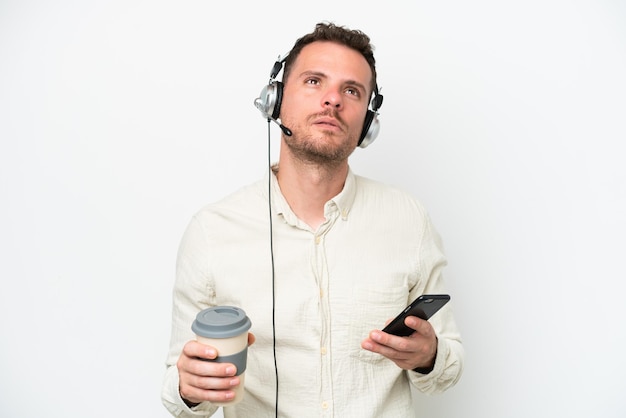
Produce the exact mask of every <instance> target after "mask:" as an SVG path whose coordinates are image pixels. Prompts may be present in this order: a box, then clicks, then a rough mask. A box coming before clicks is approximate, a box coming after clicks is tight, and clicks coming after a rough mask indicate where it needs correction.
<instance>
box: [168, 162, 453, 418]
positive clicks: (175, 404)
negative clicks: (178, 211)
mask: <svg viewBox="0 0 626 418" xmlns="http://www.w3.org/2000/svg"><path fill="white" fill-rule="evenodd" d="M268 176H269V175H268ZM268 180H270V181H269V182H268ZM268 183H269V187H268ZM270 188H271V200H272V223H273V243H274V250H273V259H274V271H275V278H274V280H275V289H276V300H275V323H276V329H275V332H276V356H277V367H278V375H279V392H278V409H279V415H280V416H281V417H294V418H303V417H304V418H306V417H335V418H347V417H358V418H367V417H372V418H374V417H376V418H381V417H390V418H398V417H412V416H419V411H417V410H416V409H415V406H414V403H413V401H412V398H411V390H410V385H411V384H412V385H413V386H414V387H415V388H417V389H418V390H419V391H421V392H423V393H436V392H441V391H444V390H445V389H447V388H449V387H450V386H452V385H454V384H455V383H456V382H457V380H458V379H459V377H460V375H461V371H462V367H463V347H462V344H461V338H460V335H459V332H458V330H457V326H456V324H455V321H454V318H453V315H452V306H451V305H453V301H452V302H451V303H448V305H446V306H445V307H444V308H442V310H441V311H439V312H438V313H437V314H436V315H435V316H433V317H432V318H431V319H430V322H431V324H432V325H433V327H434V329H435V331H436V332H437V336H438V341H439V343H438V352H437V358H436V362H435V368H434V370H433V371H432V372H430V373H429V374H426V375H422V374H419V373H416V372H413V371H405V370H402V369H400V368H399V367H397V366H396V365H395V364H394V363H393V362H391V361H390V360H388V359H386V358H384V357H383V356H381V355H379V354H375V353H372V352H369V351H366V350H364V349H362V348H361V346H360V344H361V341H362V340H363V339H364V338H366V337H367V335H368V333H369V332H370V331H371V330H373V329H382V328H383V327H384V325H385V322H386V321H387V320H388V319H391V318H393V317H395V316H396V315H397V314H398V313H399V312H400V311H401V310H402V309H404V307H405V306H406V305H407V304H408V303H409V302H410V301H412V300H413V299H414V298H416V297H417V296H419V295H421V294H427V293H431V294H432V293H446V289H445V287H444V282H443V279H442V276H441V270H442V268H443V267H444V265H445V264H446V261H445V257H444V254H443V251H442V246H441V243H440V241H439V238H438V236H437V233H436V232H435V230H434V229H433V227H432V225H431V223H430V220H429V218H428V215H427V214H426V212H425V211H424V209H423V207H422V206H421V205H420V204H419V203H418V202H417V201H416V200H415V199H413V198H412V197H411V196H410V195H408V194H406V193H405V192H402V191H400V190H397V189H394V188H390V187H387V186H384V185H382V184H380V183H377V182H374V181H372V180H368V179H366V178H363V177H359V176H356V175H354V174H353V173H352V172H351V171H350V172H349V174H348V177H347V179H346V184H345V186H344V189H343V191H342V192H341V193H340V194H339V195H337V196H336V197H335V198H333V199H331V200H330V201H328V202H327V203H326V205H325V217H326V221H325V222H324V223H323V224H322V225H321V226H320V227H319V228H318V230H317V231H313V230H311V228H310V227H309V226H308V225H306V224H305V223H304V222H302V221H300V220H299V219H298V218H297V217H296V216H295V214H294V213H293V212H292V211H291V209H290V208H289V205H288V204H287V202H286V201H285V199H284V197H283V196H282V194H281V192H280V188H279V185H278V182H277V181H276V177H275V176H274V175H273V174H272V175H271V177H270V178H269V179H268V178H266V179H265V180H264V181H259V182H257V183H255V184H252V185H250V186H247V187H245V188H242V189H241V190H239V191H237V192H235V193H234V194H232V195H230V196H228V197H226V198H225V199H223V200H221V201H219V202H217V203H215V204H211V205H208V206H206V207H204V208H203V209H201V210H200V211H199V212H198V213H197V214H195V216H194V217H193V218H192V220H191V222H190V224H189V226H188V228H187V230H186V232H185V234H184V236H183V238H182V242H181V244H180V249H179V254H178V260H177V271H176V282H175V286H174V292H173V314H172V315H173V316H172V334H171V343H170V349H169V354H168V356H167V371H166V375H165V380H164V384H163V392H162V400H163V403H164V405H165V406H166V407H167V409H168V410H169V411H170V412H171V413H172V414H173V415H174V416H179V417H192V416H210V415H211V414H213V413H214V412H215V411H216V410H217V407H216V406H214V405H211V404H210V403H208V402H205V403H202V404H200V405H199V406H197V407H195V408H193V409H189V408H188V407H187V406H186V405H185V404H184V403H183V401H182V399H181V398H180V395H179V392H178V370H177V368H176V361H177V359H178V357H179V355H180V352H181V349H182V347H183V345H184V344H185V343H186V342H187V341H188V340H190V339H193V338H194V335H193V332H192V331H191V323H192V322H193V320H194V318H195V316H196V314H197V313H198V312H199V311H201V310H202V309H204V308H207V307H209V306H215V305H233V306H238V307H240V308H242V309H243V310H244V311H245V312H246V313H247V314H248V316H249V317H250V319H251V321H252V328H251V329H250V332H252V333H254V334H255V336H256V342H255V343H254V344H253V345H252V346H250V347H249V350H248V366H247V370H246V378H245V388H246V393H245V397H244V400H243V401H242V402H241V403H239V404H237V405H236V406H234V407H226V408H224V416H225V417H226V418H232V417H255V418H259V417H274V413H275V412H274V408H275V370H274V357H273V349H272V261H271V260H272V254H271V251H270V223H269V208H268V189H270ZM453 300H454V297H453Z"/></svg>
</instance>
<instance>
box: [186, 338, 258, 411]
mask: <svg viewBox="0 0 626 418" xmlns="http://www.w3.org/2000/svg"><path fill="white" fill-rule="evenodd" d="M254 339H255V338H254V335H253V334H251V333H248V345H252V344H253V343H254ZM216 357H217V350H216V349H215V347H211V346H209V345H205V344H201V343H199V342H197V341H188V342H187V343H186V344H185V346H184V347H183V351H182V353H181V354H180V357H179V358H178V362H177V363H176V367H178V376H179V378H178V379H179V380H178V390H179V392H180V396H181V397H182V398H183V400H184V401H185V403H187V405H189V406H195V405H197V404H199V403H201V402H204V401H210V402H228V401H230V400H231V399H233V398H234V397H235V392H234V388H235V387H237V386H238V385H239V383H240V380H239V377H238V376H235V374H236V373H237V369H236V367H235V366H234V365H233V364H232V363H215V362H210V361H205V360H212V359H215V358H216ZM203 359H205V360H203Z"/></svg>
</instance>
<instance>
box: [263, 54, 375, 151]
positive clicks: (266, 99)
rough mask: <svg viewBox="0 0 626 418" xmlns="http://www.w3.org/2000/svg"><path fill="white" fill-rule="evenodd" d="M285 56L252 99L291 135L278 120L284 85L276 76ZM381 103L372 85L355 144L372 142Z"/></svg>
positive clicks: (276, 64)
mask: <svg viewBox="0 0 626 418" xmlns="http://www.w3.org/2000/svg"><path fill="white" fill-rule="evenodd" d="M286 58H287V55H285V56H284V57H283V58H282V59H281V58H280V57H278V60H277V61H276V62H275V63H274V66H273V67H272V71H271V72H270V81H269V83H268V84H267V85H266V86H265V87H263V89H262V90H261V94H260V95H259V97H257V98H256V99H255V100H254V105H255V106H256V108H257V109H259V111H260V112H261V114H262V115H263V117H265V118H267V119H268V121H269V120H271V121H273V122H275V123H276V124H278V126H280V129H281V130H282V131H283V133H284V134H285V135H287V136H291V134H292V133H291V130H290V129H289V128H287V127H286V126H285V125H283V124H282V123H281V122H279V118H280V106H281V104H282V100H283V88H284V85H283V83H282V82H280V81H278V80H276V76H277V75H278V73H279V72H280V70H281V69H282V68H283V63H284V62H285V59H286ZM382 104H383V96H382V95H381V94H380V93H379V92H378V86H377V85H376V86H374V91H373V92H372V100H371V102H370V106H371V109H368V110H367V114H366V115H365V121H364V122H363V129H362V131H361V135H360V137H359V142H358V144H357V145H358V146H359V147H361V148H366V147H367V146H368V145H370V144H371V143H372V142H374V140H375V139H376V137H377V136H378V132H379V131H380V122H379V121H378V109H380V107H381V106H382Z"/></svg>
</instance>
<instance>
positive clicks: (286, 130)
mask: <svg viewBox="0 0 626 418" xmlns="http://www.w3.org/2000/svg"><path fill="white" fill-rule="evenodd" d="M264 92H265V89H264ZM262 93H263V92H262ZM266 94H267V93H266ZM264 103H265V102H264V101H263V99H261V98H260V97H257V98H256V99H254V105H255V106H256V108H257V109H259V110H260V111H261V113H263V115H264V116H266V117H267V121H268V122H269V121H272V122H274V123H275V124H276V125H278V126H280V130H281V131H283V133H284V134H285V135H287V136H291V135H293V133H292V132H291V129H289V128H287V127H286V126H285V125H283V124H282V123H280V122H279V121H277V120H276V119H274V118H273V117H271V116H270V115H269V114H268V113H267V109H266V107H265V104H264Z"/></svg>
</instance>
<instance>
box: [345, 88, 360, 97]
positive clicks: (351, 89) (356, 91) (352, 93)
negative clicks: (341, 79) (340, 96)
mask: <svg viewBox="0 0 626 418" xmlns="http://www.w3.org/2000/svg"><path fill="white" fill-rule="evenodd" d="M346 93H348V94H351V95H353V96H359V91H358V90H357V89H353V88H351V87H348V88H347V89H346Z"/></svg>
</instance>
